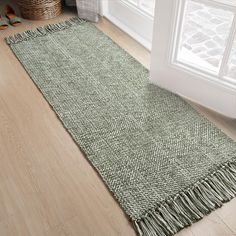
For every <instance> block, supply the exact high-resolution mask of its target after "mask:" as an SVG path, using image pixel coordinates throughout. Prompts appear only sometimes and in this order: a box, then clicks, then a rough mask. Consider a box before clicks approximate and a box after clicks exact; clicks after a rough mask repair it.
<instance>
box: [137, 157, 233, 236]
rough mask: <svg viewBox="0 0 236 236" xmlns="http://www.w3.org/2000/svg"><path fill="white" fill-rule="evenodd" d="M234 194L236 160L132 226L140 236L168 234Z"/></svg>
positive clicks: (175, 231)
mask: <svg viewBox="0 0 236 236" xmlns="http://www.w3.org/2000/svg"><path fill="white" fill-rule="evenodd" d="M235 196H236V162H231V163H227V164H224V165H222V166H221V167H220V168H219V169H218V170H216V171H215V172H213V173H212V174H210V175H208V176H207V177H206V178H204V179H203V180H201V181H198V182H197V183H195V184H194V185H193V186H191V187H189V188H188V189H186V190H184V191H182V192H180V193H178V194H177V195H175V196H174V197H172V198H170V199H168V200H166V201H164V202H163V203H162V204H160V205H159V206H158V207H157V208H155V209H152V210H150V211H149V212H147V213H146V215H145V216H144V217H142V218H141V219H138V220H135V221H134V226H135V228H136V230H137V232H138V234H139V235H140V236H171V235H174V234H175V233H177V232H178V231H180V230H181V229H183V228H185V227H187V226H189V225H191V224H192V223H194V222H196V221H198V220H200V219H202V218H203V216H205V215H207V214H209V213H210V212H212V211H213V210H215V209H217V208H219V207H221V206H222V205H223V203H225V202H228V201H230V200H231V199H232V198H233V197H235Z"/></svg>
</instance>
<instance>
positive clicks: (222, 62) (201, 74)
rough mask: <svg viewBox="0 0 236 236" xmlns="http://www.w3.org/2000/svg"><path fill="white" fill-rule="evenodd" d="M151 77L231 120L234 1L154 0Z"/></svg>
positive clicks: (234, 113) (235, 103)
mask: <svg viewBox="0 0 236 236" xmlns="http://www.w3.org/2000/svg"><path fill="white" fill-rule="evenodd" d="M153 34H154V35H153V45H152V62H151V78H150V79H151V81H152V82H153V83H155V84H157V85H159V86H160V87H163V88H166V89H168V90H170V91H172V92H174V93H177V94H180V95H181V96H183V97H186V98H188V99H190V100H192V101H195V102H197V103H199V104H201V105H204V106H206V107H208V108H210V109H213V110H215V111H217V112H219V113H221V114H224V115H226V116H228V117H231V118H236V0H157V1H156V8H155V21H154V32H153Z"/></svg>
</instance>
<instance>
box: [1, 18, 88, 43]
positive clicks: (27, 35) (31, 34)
mask: <svg viewBox="0 0 236 236" xmlns="http://www.w3.org/2000/svg"><path fill="white" fill-rule="evenodd" d="M84 22H85V20H82V19H80V18H79V17H73V18H71V19H69V20H66V21H64V22H62V23H56V24H49V25H46V26H44V27H38V28H36V29H35V30H27V31H25V32H22V33H17V34H15V35H13V36H9V37H7V38H5V41H6V42H7V44H9V45H11V44H16V43H20V42H23V41H28V40H30V39H33V38H36V37H41V36H45V35H47V34H52V33H55V32H58V31H61V30H65V29H68V28H71V27H72V26H74V25H78V24H82V23H84Z"/></svg>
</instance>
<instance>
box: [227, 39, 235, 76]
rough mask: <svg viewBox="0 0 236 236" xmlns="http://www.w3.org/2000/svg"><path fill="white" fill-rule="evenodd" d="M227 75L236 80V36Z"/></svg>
mask: <svg viewBox="0 0 236 236" xmlns="http://www.w3.org/2000/svg"><path fill="white" fill-rule="evenodd" d="M226 76H227V77H229V78H231V79H235V80H236V36H235V39H234V45H233V49H232V51H231V55H230V59H229V63H228V67H227V73H226Z"/></svg>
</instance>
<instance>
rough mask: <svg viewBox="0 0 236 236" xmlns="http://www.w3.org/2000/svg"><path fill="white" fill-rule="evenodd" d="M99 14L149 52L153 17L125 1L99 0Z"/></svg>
mask: <svg viewBox="0 0 236 236" xmlns="http://www.w3.org/2000/svg"><path fill="white" fill-rule="evenodd" d="M101 14H102V15H103V16H105V17H106V18H107V19H108V20H110V21H111V22H112V23H113V24H115V25H116V26H118V27H119V28H121V29H122V30H123V31H124V32H126V33H127V34H129V35H130V36H131V37H132V38H134V39H135V40H136V41H138V42H139V43H140V44H142V45H143V46H144V47H145V48H147V49H148V50H151V45H152V31H153V22H154V18H153V16H151V15H150V14H148V13H146V12H144V11H141V10H140V9H138V8H137V7H135V6H134V5H132V4H131V3H129V2H128V1H126V0H101Z"/></svg>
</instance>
